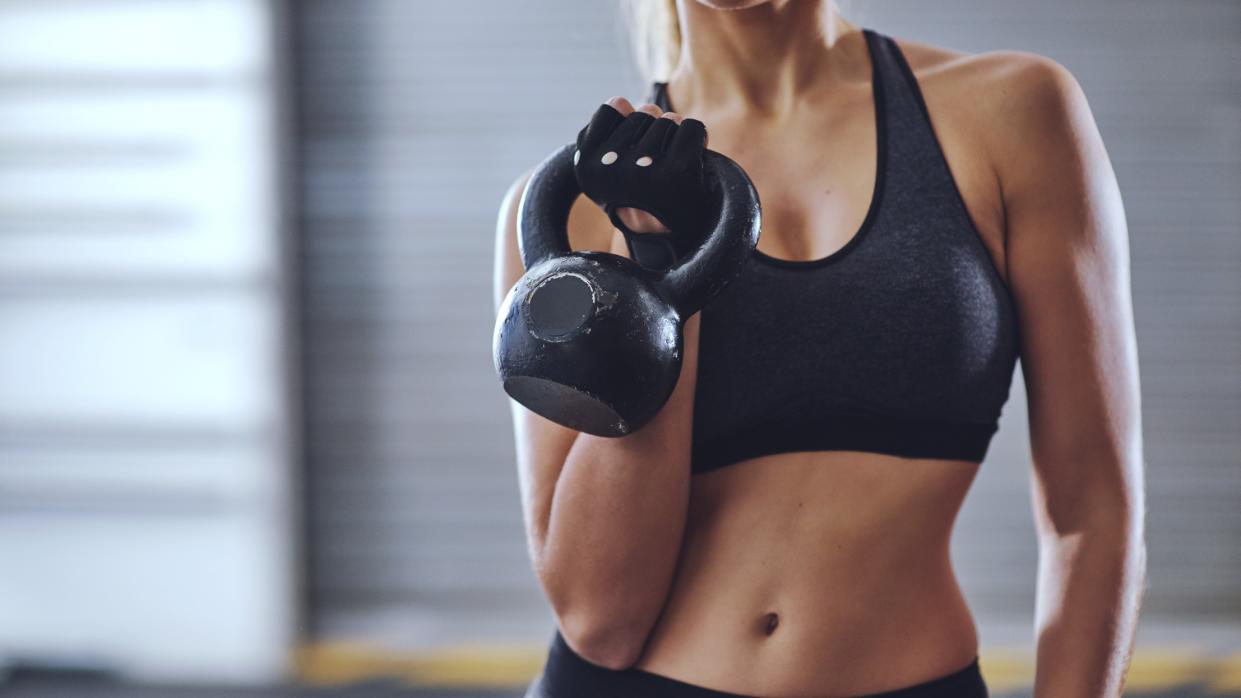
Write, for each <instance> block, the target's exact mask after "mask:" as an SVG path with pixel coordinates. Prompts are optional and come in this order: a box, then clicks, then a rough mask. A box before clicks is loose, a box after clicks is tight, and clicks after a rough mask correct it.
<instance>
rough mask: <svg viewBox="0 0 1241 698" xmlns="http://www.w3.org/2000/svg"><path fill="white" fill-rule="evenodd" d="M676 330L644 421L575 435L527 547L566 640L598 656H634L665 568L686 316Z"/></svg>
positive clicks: (681, 490) (685, 408)
mask: <svg viewBox="0 0 1241 698" xmlns="http://www.w3.org/2000/svg"><path fill="white" fill-rule="evenodd" d="M685 335H686V336H685V360H684V363H683V365H682V368H681V377H680V379H679V382H678V384H677V387H676V388H675V390H674V391H673V394H672V396H671V398H669V400H668V402H667V404H665V405H664V407H663V408H662V409H661V411H660V412H659V413H658V414H657V415H656V416H655V418H654V419H653V420H652V421H651V422H649V423H648V424H647V425H646V426H645V427H643V428H642V429H640V430H638V431H637V432H634V433H633V434H630V435H628V436H624V437H620V438H604V437H597V436H593V435H590V434H585V433H583V434H580V435H578V437H577V439H576V440H575V441H574V444H573V446H572V448H571V449H570V451H569V453H568V456H567V457H566V459H565V464H564V468H563V470H562V471H561V474H560V478H559V480H558V481H557V484H556V488H555V493H554V495H553V497H552V500H551V506H550V511H549V513H548V518H547V522H546V533H545V535H544V537H543V541H542V545H541V550H539V551H538V553H537V555H536V559H535V562H536V567H537V570H538V573H539V576H540V578H541V580H542V581H543V585H544V588H545V590H546V592H547V594H548V597H549V600H550V601H551V603H552V606H553V608H554V609H555V611H556V614H557V617H558V619H559V620H560V623H561V626H562V628H563V629H564V631H565V633H566V637H567V639H569V640H570V642H574V641H575V640H577V641H578V644H579V646H582V647H585V646H591V645H593V646H594V648H595V649H597V650H598V653H599V656H600V657H613V658H615V657H625V656H627V655H633V654H634V652H635V651H636V648H637V646H640V644H641V642H642V641H644V640H645V636H646V634H647V633H648V632H649V630H650V628H651V627H652V626H653V625H654V623H655V620H656V619H657V617H658V615H659V613H660V611H661V610H662V607H663V604H664V602H665V600H666V598H667V594H668V590H669V587H670V586H671V582H672V577H673V574H674V572H675V567H676V560H677V556H678V554H679V552H680V546H681V539H682V534H683V532H684V527H685V519H686V513H687V509H688V501H689V484H690V434H689V431H690V429H689V427H690V425H691V423H692V414H693V413H692V410H693V396H694V386H695V381H696V376H697V366H696V363H697V362H696V358H697V318H696V317H693V318H691V319H690V321H689V322H688V323H687V325H686V331H685ZM633 658H636V657H633ZM618 661H619V660H618ZM621 663H623V662H621Z"/></svg>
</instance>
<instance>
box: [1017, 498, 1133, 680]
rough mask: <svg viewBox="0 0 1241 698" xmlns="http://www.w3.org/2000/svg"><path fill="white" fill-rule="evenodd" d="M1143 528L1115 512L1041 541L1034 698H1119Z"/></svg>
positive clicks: (1127, 655) (1129, 641)
mask: <svg viewBox="0 0 1241 698" xmlns="http://www.w3.org/2000/svg"><path fill="white" fill-rule="evenodd" d="M1141 527H1142V523H1141V517H1140V516H1133V515H1130V514H1128V513H1115V514H1113V515H1110V516H1109V515H1098V516H1096V517H1094V518H1093V520H1092V521H1091V522H1089V523H1086V524H1083V525H1082V526H1080V527H1078V528H1076V529H1075V530H1073V531H1070V532H1060V533H1057V532H1055V531H1048V532H1044V533H1042V534H1041V535H1040V539H1039V580H1038V604H1037V611H1036V622H1035V629H1036V634H1037V639H1038V647H1037V670H1036V674H1035V682H1034V696H1035V698H1114V697H1119V696H1120V695H1121V689H1122V687H1123V683H1124V676H1125V672H1126V671H1127V669H1128V663H1129V658H1130V654H1131V652H1132V650H1133V638H1134V633H1135V631H1136V628H1137V620H1138V609H1139V606H1140V604H1141V598H1142V593H1143V591H1144V589H1145V583H1146V547H1145V543H1144V538H1143V533H1142V528H1141Z"/></svg>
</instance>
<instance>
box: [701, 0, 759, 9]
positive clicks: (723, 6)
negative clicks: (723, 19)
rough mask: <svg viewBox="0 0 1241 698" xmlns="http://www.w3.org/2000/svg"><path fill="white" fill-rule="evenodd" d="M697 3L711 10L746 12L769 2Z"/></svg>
mask: <svg viewBox="0 0 1241 698" xmlns="http://www.w3.org/2000/svg"><path fill="white" fill-rule="evenodd" d="M697 2H698V4H699V5H705V6H707V7H710V8H711V9H713V10H748V9H750V8H751V7H758V6H759V5H766V4H767V3H769V2H771V0H697Z"/></svg>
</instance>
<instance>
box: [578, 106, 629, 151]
mask: <svg viewBox="0 0 1241 698" xmlns="http://www.w3.org/2000/svg"><path fill="white" fill-rule="evenodd" d="M621 99H624V98H623V97H622V98H621ZM624 121H625V115H624V114H621V113H620V110H618V109H617V108H616V107H614V106H612V104H611V103H610V101H609V102H606V103H604V104H600V105H599V108H598V109H596V110H595V114H594V116H592V117H590V122H589V123H587V124H586V127H585V128H583V129H582V130H581V131H580V132H578V134H577V149H578V151H579V152H580V151H583V150H586V151H593V150H594V149H596V148H598V147H599V146H600V145H601V144H602V143H603V142H604V140H606V139H607V137H608V136H609V135H611V134H612V132H613V131H615V130H616V128H617V126H619V125H621V124H622V123H623V122H624Z"/></svg>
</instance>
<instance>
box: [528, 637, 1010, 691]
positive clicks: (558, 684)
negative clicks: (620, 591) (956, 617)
mask: <svg viewBox="0 0 1241 698" xmlns="http://www.w3.org/2000/svg"><path fill="white" fill-rule="evenodd" d="M526 698H757V697H756V696H748V695H743V694H740V693H728V692H726V691H717V690H715V689H711V688H707V687H705V686H698V685H695V684H691V683H686V682H684V681H678V680H676V679H673V678H669V677H667V676H661V675H659V674H653V673H651V672H649V671H643V670H641V669H634V668H630V669H624V670H620V671H617V670H614V669H608V668H605V667H601V666H599V665H597V664H592V663H591V662H588V661H587V660H586V659H584V658H582V657H581V656H580V655H578V654H577V653H576V652H574V651H573V649H572V648H571V647H569V645H568V643H567V642H565V640H564V637H563V636H561V634H560V632H559V630H557V632H556V634H555V636H554V637H553V638H552V643H551V648H550V649H549V650H548V655H547V664H546V666H545V667H544V668H543V673H542V674H541V675H540V676H539V678H538V679H536V680H535V682H534V684H532V685H531V686H530V689H529V690H528V691H527V692H526ZM858 698H987V686H986V684H985V682H984V681H983V678H982V673H981V671H980V670H979V666H978V657H974V659H973V661H971V662H970V663H969V664H968V665H967V666H965V667H963V668H962V669H960V670H958V671H955V672H953V673H951V674H948V675H946V676H942V677H940V678H937V679H932V680H930V681H927V682H924V683H920V684H917V685H914V686H907V687H905V688H900V689H896V690H893V691H887V692H884V693H872V694H868V695H866V696H859V697H858Z"/></svg>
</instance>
